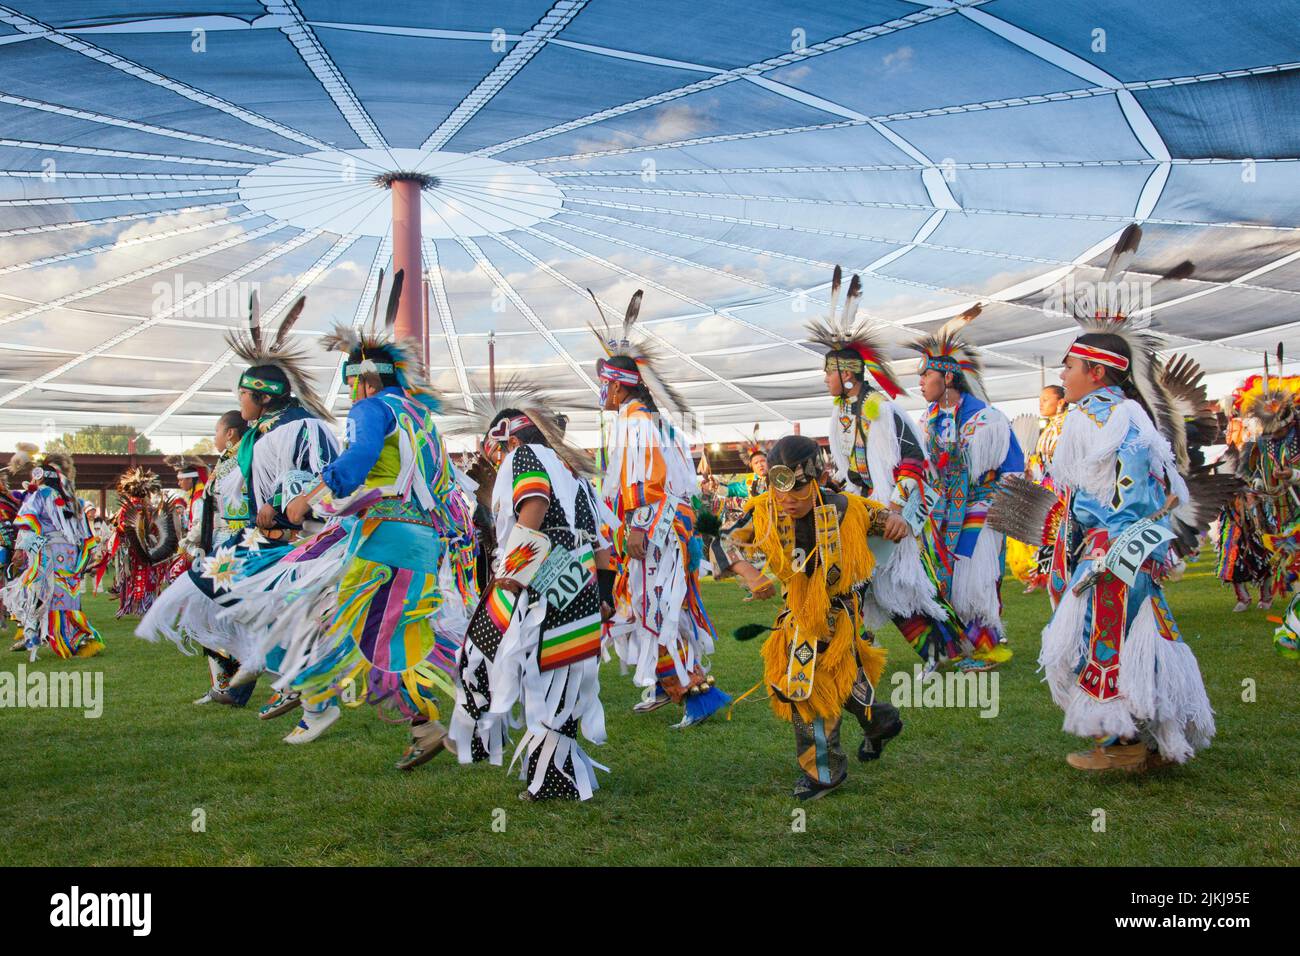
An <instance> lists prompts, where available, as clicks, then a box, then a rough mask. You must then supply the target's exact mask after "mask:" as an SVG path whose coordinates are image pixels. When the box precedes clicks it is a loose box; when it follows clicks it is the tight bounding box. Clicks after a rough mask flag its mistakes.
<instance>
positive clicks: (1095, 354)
mask: <svg viewBox="0 0 1300 956" xmlns="http://www.w3.org/2000/svg"><path fill="white" fill-rule="evenodd" d="M1141 240H1142V229H1141V227H1140V226H1138V225H1137V223H1131V224H1130V225H1128V226H1127V227H1125V229H1124V231H1123V232H1122V233H1120V237H1119V241H1118V242H1116V243H1115V248H1114V249H1112V250H1111V253H1110V258H1109V260H1108V261H1107V263H1106V268H1105V271H1103V273H1102V276H1101V282H1100V285H1099V286H1098V292H1097V294H1096V295H1091V294H1089V292H1088V291H1087V290H1084V291H1083V292H1081V293H1080V294H1079V295H1078V296H1077V297H1076V299H1075V303H1074V317H1075V321H1077V322H1078V323H1079V327H1080V328H1081V329H1082V331H1083V333H1084V335H1085V336H1086V335H1088V334H1103V335H1113V336H1116V337H1118V338H1119V339H1121V340H1122V341H1123V342H1124V343H1125V345H1126V346H1127V347H1128V351H1129V355H1128V356H1125V355H1124V354H1123V353H1122V352H1118V351H1112V350H1109V349H1106V348H1104V347H1103V346H1101V345H1099V344H1097V343H1095V342H1094V343H1087V342H1080V341H1076V342H1075V343H1074V344H1073V345H1071V346H1070V348H1069V350H1068V351H1067V353H1066V355H1067V357H1068V356H1071V355H1072V356H1074V357H1076V358H1080V359H1083V360H1084V361H1087V362H1092V363H1094V364H1099V365H1105V366H1107V367H1108V368H1113V369H1115V370H1116V371H1117V372H1119V373H1120V374H1121V377H1122V378H1123V380H1125V381H1131V383H1132V385H1133V387H1134V388H1135V389H1136V391H1137V393H1138V395H1139V396H1140V398H1141V403H1142V404H1143V405H1145V406H1146V409H1147V411H1148V412H1149V413H1150V414H1151V418H1152V421H1153V422H1154V423H1155V426H1156V428H1157V429H1158V430H1159V431H1160V433H1161V434H1162V435H1164V437H1165V438H1166V439H1167V440H1168V441H1169V444H1170V445H1171V446H1172V447H1173V450H1174V458H1175V460H1176V461H1177V463H1178V470H1179V471H1180V472H1182V473H1183V474H1186V473H1187V471H1188V468H1189V464H1190V463H1189V458H1188V451H1187V432H1186V425H1185V422H1184V419H1183V415H1182V414H1181V413H1180V411H1179V409H1178V405H1177V401H1176V399H1175V396H1174V394H1173V393H1172V392H1171V391H1170V388H1169V385H1168V384H1167V382H1168V381H1170V380H1168V379H1167V377H1166V373H1165V368H1164V363H1163V362H1162V361H1161V359H1160V355H1159V349H1160V347H1161V346H1162V345H1163V344H1164V338H1163V337H1162V336H1161V335H1160V334H1159V333H1158V332H1156V331H1155V330H1154V329H1152V327H1151V320H1150V318H1149V316H1147V315H1139V316H1134V315H1132V314H1126V313H1125V311H1124V310H1125V308H1126V303H1125V302H1124V301H1123V297H1122V296H1121V297H1118V298H1116V297H1114V296H1111V295H1110V294H1108V293H1107V292H1106V290H1109V289H1115V288H1122V283H1120V281H1119V280H1120V279H1121V278H1122V277H1123V275H1124V272H1125V271H1126V270H1127V269H1128V267H1129V266H1130V265H1131V264H1132V262H1133V259H1134V258H1135V257H1136V256H1137V249H1138V243H1139V242H1141ZM1192 271H1193V266H1192V263H1191V262H1190V261H1184V262H1181V263H1179V264H1178V265H1177V266H1175V267H1174V268H1173V269H1172V270H1170V271H1169V272H1167V273H1165V275H1163V276H1161V278H1160V279H1158V280H1157V281H1162V280H1163V279H1183V278H1186V277H1187V276H1189V275H1191V274H1192ZM1089 309H1091V311H1089ZM1196 372H1197V375H1196V376H1195V378H1196V382H1199V380H1200V379H1199V369H1197V370H1196ZM1186 384H1187V383H1183V385H1182V386H1180V387H1185V386H1186Z"/></svg>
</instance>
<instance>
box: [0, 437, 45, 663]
mask: <svg viewBox="0 0 1300 956" xmlns="http://www.w3.org/2000/svg"><path fill="white" fill-rule="evenodd" d="M37 450H38V449H37V447H36V446H35V445H31V444H28V443H26V442H20V443H19V444H18V448H17V449H16V454H15V455H14V456H11V458H10V464H12V463H13V462H12V459H13V458H14V457H17V455H20V454H27V455H30V454H31V453H32V452H34V451H37ZM8 477H9V476H8V472H7V470H6V469H5V468H0V633H3V632H4V630H5V628H6V627H7V626H8V623H9V621H10V620H11V619H13V614H12V613H11V612H10V611H9V609H8V608H6V607H5V602H4V597H3V594H2V592H3V589H4V586H5V584H7V583H8V581H9V562H10V560H11V559H12V558H13V556H14V539H15V538H16V537H17V533H18V532H17V531H16V529H15V528H14V519H15V518H16V517H18V509H19V508H21V507H22V501H21V500H20V499H19V497H18V496H17V495H15V494H13V493H12V492H11V491H10V490H9V481H8ZM16 636H17V640H16V641H14V643H13V646H12V647H10V648H9V649H10V650H11V651H24V650H26V649H27V642H26V640H24V638H23V634H22V626H21V625H19V629H18V633H17V635H16Z"/></svg>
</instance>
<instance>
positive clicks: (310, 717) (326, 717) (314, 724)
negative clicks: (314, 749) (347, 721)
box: [284, 704, 343, 744]
mask: <svg viewBox="0 0 1300 956" xmlns="http://www.w3.org/2000/svg"><path fill="white" fill-rule="evenodd" d="M341 716H343V714H342V708H340V707H339V706H338V705H337V704H334V705H331V706H329V707H326V708H325V709H324V710H322V711H320V712H319V713H315V714H309V713H307V712H306V711H304V712H303V715H302V717H301V718H300V719H299V720H298V726H296V727H294V728H293V730H291V731H289V734H288V736H286V737H285V738H284V742H285V743H286V744H309V743H311V742H312V741H313V740H315V739H316V738H317V737H319V736H320V735H321V734H323V733H325V731H327V730H329V729H330V727H332V726H334V722H335V721H337V720H338V719H339V718H340V717H341Z"/></svg>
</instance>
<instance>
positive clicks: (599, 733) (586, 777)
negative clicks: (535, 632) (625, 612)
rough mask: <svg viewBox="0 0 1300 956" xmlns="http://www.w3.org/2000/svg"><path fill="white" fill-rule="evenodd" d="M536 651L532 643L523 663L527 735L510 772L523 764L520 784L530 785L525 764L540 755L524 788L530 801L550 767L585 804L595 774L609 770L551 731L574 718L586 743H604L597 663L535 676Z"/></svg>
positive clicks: (595, 786)
mask: <svg viewBox="0 0 1300 956" xmlns="http://www.w3.org/2000/svg"><path fill="white" fill-rule="evenodd" d="M537 651H538V647H537V645H536V642H534V644H533V647H532V648H531V649H530V652H529V653H528V655H527V657H526V660H525V662H524V682H523V705H524V725H525V727H526V728H527V732H526V733H525V734H524V737H523V739H522V740H520V741H519V746H518V747H516V748H515V752H514V756H513V757H512V758H511V761H510V769H511V770H512V771H513V770H514V768H515V765H516V764H517V763H520V762H521V760H522V763H521V765H520V767H519V779H521V780H525V779H528V778H527V772H528V761H529V760H531V759H532V755H533V753H534V752H536V751H538V750H540V751H541V756H540V758H539V759H538V761H537V768H536V770H535V772H534V774H533V777H532V779H531V780H530V781H529V784H528V790H529V792H530V793H532V794H534V795H536V794H537V793H538V792H540V790H541V789H542V783H543V782H544V780H545V777H546V768H547V766H548V765H553V766H554V767H555V769H556V770H557V771H559V772H560V774H561V775H562V776H564V777H565V779H567V780H568V781H569V782H571V783H572V784H573V785H574V786H575V787H576V788H577V790H578V795H579V798H580V799H582V800H589V799H591V796H592V794H593V793H594V792H595V791H596V790H597V789H598V788H599V784H598V783H597V782H596V773H595V771H596V769H597V768H598V769H600V770H605V771H608V769H609V768H608V767H604V766H601V765H600V764H598V763H595V762H594V761H593V760H592V759H591V758H590V757H589V756H587V754H586V753H585V752H584V751H583V749H582V747H581V745H580V744H579V743H578V742H577V740H575V739H573V738H571V737H566V736H564V735H563V734H561V733H559V731H558V730H557V729H555V728H559V727H561V726H563V725H564V723H565V722H566V721H568V720H569V719H571V718H573V717H576V718H578V721H579V729H580V730H581V732H582V735H583V736H584V737H586V738H587V739H588V740H590V741H591V742H592V743H594V744H597V745H600V744H603V743H604V742H605V740H606V736H605V710H604V708H603V707H602V706H601V703H600V661H599V660H598V659H597V658H594V657H593V658H588V659H587V660H585V661H580V662H578V663H577V664H571V665H569V666H568V667H560V668H556V669H555V670H551V671H546V672H545V673H543V672H541V671H538V670H537ZM561 700H563V704H561ZM569 759H572V761H573V773H572V774H569V773H568V772H567V771H565V769H564V764H565V762H566V761H567V760H569Z"/></svg>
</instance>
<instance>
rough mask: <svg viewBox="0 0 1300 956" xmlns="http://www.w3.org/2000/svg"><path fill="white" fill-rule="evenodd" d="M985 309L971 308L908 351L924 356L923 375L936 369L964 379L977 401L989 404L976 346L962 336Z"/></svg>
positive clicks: (914, 343)
mask: <svg viewBox="0 0 1300 956" xmlns="http://www.w3.org/2000/svg"><path fill="white" fill-rule="evenodd" d="M983 308H984V307H983V306H981V305H978V304H976V305H973V306H971V307H970V308H969V309H967V310H966V311H965V312H963V313H962V314H961V315H958V316H955V317H953V318H951V319H949V320H948V321H947V322H945V323H944V324H943V325H942V326H940V327H939V329H938V331H936V332H932V333H931V334H929V335H924V336H922V337H921V338H919V339H917V340H916V341H914V342H912V343H911V344H910V345H909V346H908V348H911V349H913V350H914V351H917V352H920V353H921V368H920V372H921V373H922V374H924V373H925V372H928V371H930V370H932V369H933V370H934V371H936V372H952V373H953V374H954V375H961V376H963V377H964V378H965V379H966V384H967V387H968V388H969V389H970V390H971V392H972V393H973V394H974V395H975V396H976V397H977V398H981V399H983V400H984V401H988V393H987V392H986V391H985V390H984V365H983V363H981V362H980V359H979V355H978V353H977V352H976V349H975V346H974V345H972V344H971V343H970V342H968V341H966V338H965V336H964V334H963V332H964V330H965V328H966V326H968V325H970V324H971V323H972V322H974V321H975V317H976V316H977V315H979V314H980V312H982V311H983Z"/></svg>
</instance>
